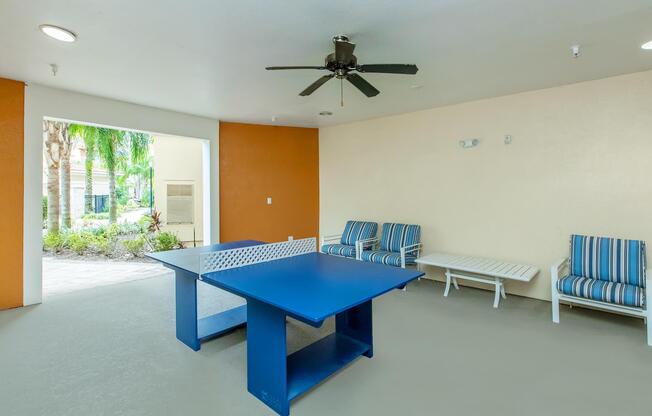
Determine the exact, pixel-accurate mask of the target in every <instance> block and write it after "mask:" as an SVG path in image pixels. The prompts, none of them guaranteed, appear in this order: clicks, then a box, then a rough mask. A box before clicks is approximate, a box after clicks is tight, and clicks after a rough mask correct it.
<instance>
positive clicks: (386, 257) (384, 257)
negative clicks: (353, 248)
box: [360, 250, 416, 267]
mask: <svg viewBox="0 0 652 416" xmlns="http://www.w3.org/2000/svg"><path fill="white" fill-rule="evenodd" d="M360 257H362V260H364V261H369V262H372V263H380V264H388V265H390V266H397V267H401V254H400V253H393V252H390V251H378V250H376V251H372V250H364V251H363V252H362V254H361V255H360ZM414 260H416V256H411V255H406V256H405V264H406V265H407V264H415V262H414Z"/></svg>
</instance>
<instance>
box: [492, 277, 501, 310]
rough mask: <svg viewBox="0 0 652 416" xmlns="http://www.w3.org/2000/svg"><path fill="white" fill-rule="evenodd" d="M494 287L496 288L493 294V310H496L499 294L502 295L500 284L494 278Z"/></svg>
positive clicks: (497, 279)
mask: <svg viewBox="0 0 652 416" xmlns="http://www.w3.org/2000/svg"><path fill="white" fill-rule="evenodd" d="M495 282H496V283H495V286H496V293H495V294H494V308H498V304H499V303H500V294H501V293H502V283H501V282H500V279H499V278H497V277H496V279H495Z"/></svg>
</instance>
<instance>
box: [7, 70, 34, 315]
mask: <svg viewBox="0 0 652 416" xmlns="http://www.w3.org/2000/svg"><path fill="white" fill-rule="evenodd" d="M24 100H25V84H23V83H22V82H18V81H10V80H7V79H3V78H0V148H2V152H0V178H2V186H1V187H0V201H2V204H1V205H0V206H1V207H2V208H0V246H1V247H2V249H1V250H0V264H2V273H1V274H0V309H6V308H15V307H17V306H22V305H23V256H22V251H23V227H22V221H23V186H22V184H23V166H24V164H23V142H24V124H23V123H24V111H25V101H24ZM40 206H41V204H40V201H39V209H40ZM39 219H40V218H39Z"/></svg>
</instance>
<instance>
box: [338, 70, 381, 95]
mask: <svg viewBox="0 0 652 416" xmlns="http://www.w3.org/2000/svg"><path fill="white" fill-rule="evenodd" d="M346 79H348V80H349V82H350V83H351V84H353V85H355V87H356V88H357V89H359V90H360V91H362V93H363V94H364V95H366V96H367V97H375V96H376V95H378V94H380V91H378V90H377V89H376V88H374V86H373V85H371V84H370V83H368V82H367V81H366V80H365V79H364V78H362V77H361V76H360V75H358V74H348V75H347V76H346Z"/></svg>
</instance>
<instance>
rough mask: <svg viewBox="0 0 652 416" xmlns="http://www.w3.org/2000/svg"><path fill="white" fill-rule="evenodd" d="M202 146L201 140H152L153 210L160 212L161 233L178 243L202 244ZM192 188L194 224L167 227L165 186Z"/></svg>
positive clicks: (183, 138) (181, 138) (169, 225)
mask: <svg viewBox="0 0 652 416" xmlns="http://www.w3.org/2000/svg"><path fill="white" fill-rule="evenodd" d="M202 152H203V144H202V141H201V140H196V139H189V138H186V137H174V136H162V135H157V136H153V143H152V154H153V168H154V188H153V189H154V206H155V208H156V209H157V210H158V211H160V212H161V219H162V221H163V224H164V226H163V229H164V230H166V231H171V232H173V233H175V234H176V235H177V236H178V237H179V238H180V239H181V240H182V241H185V242H192V241H193V229H194V232H195V236H194V238H195V239H196V240H197V242H198V245H201V242H202V240H203V215H204V209H203V196H204V186H203V169H202V164H203V155H202ZM168 183H177V184H193V185H194V198H195V203H194V210H195V212H194V220H195V223H194V224H192V225H190V224H167V192H166V191H167V184H168Z"/></svg>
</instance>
